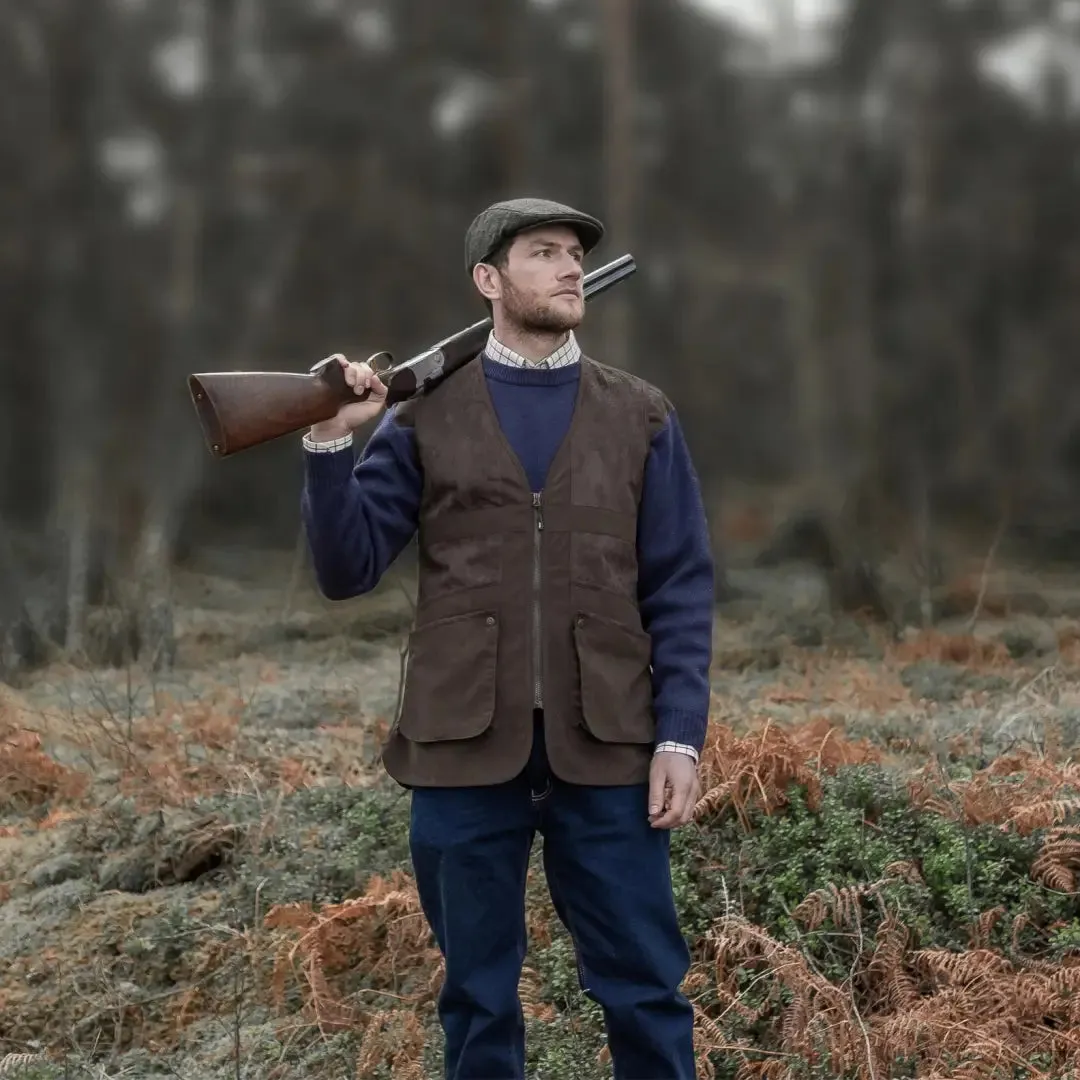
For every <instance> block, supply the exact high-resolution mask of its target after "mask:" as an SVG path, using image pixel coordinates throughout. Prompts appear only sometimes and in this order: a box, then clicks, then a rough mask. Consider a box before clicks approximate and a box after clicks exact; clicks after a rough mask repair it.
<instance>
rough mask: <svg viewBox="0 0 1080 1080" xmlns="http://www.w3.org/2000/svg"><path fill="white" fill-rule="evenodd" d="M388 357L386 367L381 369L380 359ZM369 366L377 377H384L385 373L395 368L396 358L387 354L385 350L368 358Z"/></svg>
mask: <svg viewBox="0 0 1080 1080" xmlns="http://www.w3.org/2000/svg"><path fill="white" fill-rule="evenodd" d="M381 356H385V357H386V366H385V367H379V364H378V361H379V357H381ZM367 365H368V367H369V368H371V370H372V371H374V372H375V374H376V375H382V374H383V372H386V371H389V370H390V369H391V368H392V367H393V366H394V356H393V354H392V353H389V352H387V351H386V350H385V349H384V350H383V351H382V352H377V353H372V354H371V355H370V356H369V357H368V358H367Z"/></svg>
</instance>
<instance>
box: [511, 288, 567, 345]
mask: <svg viewBox="0 0 1080 1080" xmlns="http://www.w3.org/2000/svg"><path fill="white" fill-rule="evenodd" d="M503 288H504V291H503V314H504V315H505V316H506V318H507V319H508V320H509V321H510V322H512V323H513V324H514V325H515V326H517V328H518V329H519V330H521V331H522V332H524V333H526V334H565V333H566V332H567V331H568V330H576V329H577V328H578V327H579V326H580V325H581V316H579V315H573V314H571V313H570V312H568V311H559V310H556V309H555V308H553V307H552V306H551V305H549V304H546V303H536V302H530V301H528V300H526V299H525V298H524V297H523V296H522V295H521V294H520V293H519V292H517V290H516V289H514V287H513V286H512V285H511V284H510V283H509V282H508V281H506V280H505V278H504V279H503Z"/></svg>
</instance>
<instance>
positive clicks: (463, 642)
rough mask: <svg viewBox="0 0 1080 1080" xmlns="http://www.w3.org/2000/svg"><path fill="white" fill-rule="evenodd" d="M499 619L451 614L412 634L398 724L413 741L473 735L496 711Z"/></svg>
mask: <svg viewBox="0 0 1080 1080" xmlns="http://www.w3.org/2000/svg"><path fill="white" fill-rule="evenodd" d="M498 644H499V620H498V617H497V615H496V614H495V612H493V611H476V612H469V613H468V614H465V615H450V616H448V617H446V618H443V619H437V620H435V621H434V622H431V623H427V624H426V625H423V626H418V627H417V628H416V629H414V630H413V631H412V633H411V634H410V635H409V641H408V653H407V657H406V666H405V679H404V686H403V688H402V694H401V706H400V709H399V711H398V720H397V729H398V731H399V732H400V734H402V735H403V736H404V737H405V738H406V739H410V740H411V741H413V742H420V743H432V742H448V741H450V740H454V739H471V738H474V737H475V736H477V735H480V734H482V733H483V732H484V731H486V730H487V728H488V727H490V726H491V721H492V719H493V718H494V716H495V665H496V659H497V656H498Z"/></svg>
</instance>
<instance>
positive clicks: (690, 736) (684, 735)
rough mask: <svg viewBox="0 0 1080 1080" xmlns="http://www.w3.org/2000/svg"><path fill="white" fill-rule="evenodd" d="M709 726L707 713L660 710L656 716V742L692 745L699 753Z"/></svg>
mask: <svg viewBox="0 0 1080 1080" xmlns="http://www.w3.org/2000/svg"><path fill="white" fill-rule="evenodd" d="M708 726H709V718H708V716H707V715H702V714H701V713H694V712H679V711H675V710H671V711H666V712H661V713H659V714H658V715H657V718H656V743H657V746H659V745H661V744H662V743H678V744H679V745H681V746H692V747H693V748H694V749H695V750H696V751H697V752H698V753H699V754H700V753H701V750H702V747H703V746H704V745H705V732H706V730H707V728H708Z"/></svg>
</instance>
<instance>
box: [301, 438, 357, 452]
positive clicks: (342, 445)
mask: <svg viewBox="0 0 1080 1080" xmlns="http://www.w3.org/2000/svg"><path fill="white" fill-rule="evenodd" d="M301 441H302V442H303V444H304V449H305V450H307V451H308V452H309V453H312V454H336V453H337V452H338V451H339V450H348V449H351V448H352V444H353V437H352V435H351V434H349V435H343V436H342V437H341V438H340V439H331V440H330V441H329V442H315V440H314V439H312V438H311V436H310V435H305V436H304V438H303V439H302V440H301Z"/></svg>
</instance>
